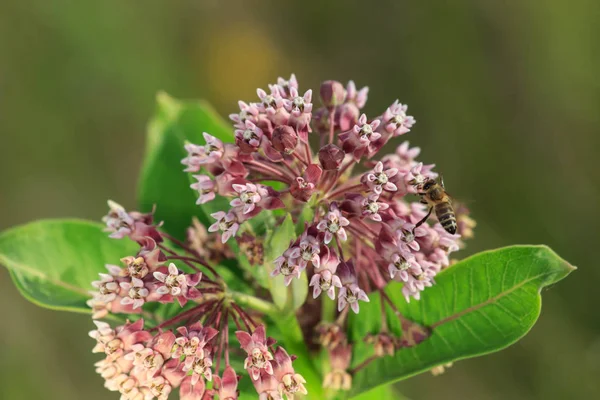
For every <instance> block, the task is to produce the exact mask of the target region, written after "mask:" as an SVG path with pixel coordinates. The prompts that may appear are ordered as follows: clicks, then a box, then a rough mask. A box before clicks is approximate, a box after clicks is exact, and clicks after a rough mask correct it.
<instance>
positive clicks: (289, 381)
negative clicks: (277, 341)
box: [273, 347, 308, 399]
mask: <svg viewBox="0 0 600 400" xmlns="http://www.w3.org/2000/svg"><path fill="white" fill-rule="evenodd" d="M273 372H274V375H275V378H276V379H277V380H278V381H279V385H278V389H279V393H283V394H285V395H286V397H287V398H288V399H290V398H293V397H294V395H295V394H296V393H300V394H304V395H306V394H308V391H307V390H306V387H305V386H304V384H305V383H306V380H305V379H304V378H303V377H302V375H300V374H297V373H296V372H295V371H294V367H293V366H292V359H291V357H290V356H289V354H288V353H287V352H286V351H285V349H284V348H283V347H278V348H277V350H276V351H275V367H274V369H273Z"/></svg>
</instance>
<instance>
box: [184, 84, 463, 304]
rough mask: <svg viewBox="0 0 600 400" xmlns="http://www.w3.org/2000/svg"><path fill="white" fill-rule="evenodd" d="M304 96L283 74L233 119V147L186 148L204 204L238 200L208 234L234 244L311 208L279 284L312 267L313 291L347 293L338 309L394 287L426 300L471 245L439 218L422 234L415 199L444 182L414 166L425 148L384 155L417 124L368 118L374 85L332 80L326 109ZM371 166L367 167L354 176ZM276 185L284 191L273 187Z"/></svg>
mask: <svg viewBox="0 0 600 400" xmlns="http://www.w3.org/2000/svg"><path fill="white" fill-rule="evenodd" d="M301 93H302V91H300V89H299V85H298V81H297V80H296V78H295V76H294V75H292V76H291V77H290V79H289V80H285V79H282V78H279V79H278V81H277V83H276V84H272V85H269V90H263V89H258V90H257V94H258V98H257V99H256V101H255V102H244V101H240V102H239V106H240V111H239V113H236V114H231V115H230V118H231V120H232V121H233V122H234V127H235V129H236V130H235V143H223V142H222V141H221V140H219V139H217V138H215V137H213V136H211V135H210V134H208V133H205V134H204V135H205V138H206V144H205V145H191V144H190V145H186V149H187V150H188V157H186V158H185V159H183V160H182V163H183V164H185V165H186V169H185V171H191V172H198V171H200V170H202V171H203V174H202V175H195V177H196V178H197V179H198V183H195V184H193V185H192V188H193V189H195V190H197V191H198V194H199V199H198V202H199V203H202V204H204V203H206V202H210V201H214V200H215V199H216V198H217V197H225V198H229V199H230V200H229V204H230V206H231V208H230V209H228V210H222V211H219V212H217V213H213V214H211V215H212V217H213V218H214V219H215V220H216V222H215V223H214V224H213V225H212V226H211V227H210V228H209V231H211V232H220V234H221V238H222V241H223V243H225V242H227V241H228V240H229V239H231V238H232V237H235V236H236V235H237V233H238V231H240V230H242V231H243V230H244V228H243V227H244V223H245V222H246V221H248V220H250V219H251V218H253V217H255V216H257V215H258V214H259V213H260V212H261V211H263V210H274V209H279V208H285V209H286V211H288V212H290V213H291V214H292V216H294V217H295V216H298V215H299V214H300V212H301V211H302V210H303V209H304V208H305V207H311V208H312V209H313V211H314V218H313V220H312V221H309V222H308V223H307V225H306V229H305V230H304V233H303V234H302V235H301V236H300V237H299V238H298V239H297V240H295V241H294V242H293V243H291V245H290V247H289V248H288V249H287V250H286V251H285V252H284V253H283V254H282V255H281V256H280V257H279V258H277V259H276V260H274V267H273V270H272V271H271V275H272V276H276V275H280V274H281V275H283V276H284V278H285V279H284V283H285V285H289V284H290V283H291V281H292V280H293V279H294V278H299V277H300V276H301V274H302V273H303V272H304V271H306V272H307V273H308V274H309V278H310V279H309V282H310V283H309V284H310V286H311V287H312V288H313V295H314V296H315V297H317V296H319V295H320V293H321V292H325V293H327V295H328V296H329V297H330V298H332V299H335V298H336V297H337V302H338V309H339V310H340V311H341V310H342V309H344V308H345V307H347V306H350V308H351V309H352V310H353V311H354V312H357V313H358V312H359V303H358V302H359V301H369V298H368V295H367V293H369V292H372V291H374V290H379V289H382V288H383V287H385V286H386V285H387V283H388V282H389V281H391V280H396V281H399V282H401V283H403V288H402V292H403V294H404V296H405V297H406V300H407V301H410V299H411V298H415V299H419V298H420V295H421V292H422V291H423V290H424V289H425V288H426V287H430V286H432V285H433V284H434V283H435V281H434V277H435V275H436V274H437V273H438V272H439V271H440V270H441V269H443V268H445V267H447V266H448V265H449V263H450V261H449V255H450V254H451V253H452V252H454V251H456V250H458V249H459V247H460V244H461V242H460V241H459V239H460V231H459V234H451V233H448V232H447V231H445V230H444V229H443V228H442V226H441V225H440V224H439V223H438V222H433V223H431V224H429V223H422V224H421V225H420V226H417V223H418V222H419V221H421V219H423V217H424V216H425V215H426V214H427V208H426V206H425V205H424V204H421V203H420V202H419V201H418V199H414V200H413V199H411V197H410V195H414V194H419V193H421V192H422V190H423V184H424V183H425V182H427V181H428V180H432V179H435V178H436V177H437V174H436V173H435V172H433V171H432V169H433V165H423V164H422V163H420V162H417V161H416V157H417V156H418V155H419V153H420V149H419V148H410V147H409V144H408V142H404V143H402V144H401V145H400V146H399V147H398V148H397V150H396V152H395V153H394V154H387V155H384V156H383V157H382V158H381V159H379V160H376V159H375V156H376V155H377V154H379V152H380V151H381V150H382V148H383V147H384V146H385V145H386V144H387V143H388V142H389V140H390V139H392V138H394V137H398V136H401V135H404V134H406V133H408V132H409V131H410V130H411V128H412V127H413V126H414V124H415V120H414V118H413V117H412V116H410V115H407V106H406V105H404V104H401V103H399V102H398V101H395V102H394V103H393V104H392V105H390V106H389V107H388V108H387V109H386V110H384V112H383V113H382V114H380V115H377V116H375V117H374V118H369V117H368V116H367V115H366V114H364V113H362V112H361V109H362V108H363V107H364V105H365V103H366V101H367V93H368V89H367V88H363V89H361V90H356V87H355V85H354V83H353V82H349V83H348V85H347V86H346V87H344V86H343V85H341V84H340V83H339V82H335V81H326V82H324V83H323V84H322V85H321V88H320V94H321V102H322V107H321V108H318V109H317V108H316V107H315V106H314V105H313V103H312V101H313V95H312V94H313V92H312V90H307V91H304V92H303V93H304V94H301ZM312 136H314V137H315V140H311V139H310V138H311V137H312ZM315 141H319V142H320V146H319V149H318V150H317V151H315V152H313V150H312V149H311V143H314V142H315ZM361 164H362V166H363V167H366V168H367V169H368V171H367V172H366V173H358V174H353V170H354V168H355V167H358V166H359V165H361ZM273 181H278V182H281V183H282V184H283V185H281V186H280V187H279V189H278V190H275V189H274V188H273V186H272V185H271V184H270V183H269V182H273ZM432 220H433V218H432ZM267 261H273V260H267ZM336 288H337V293H336Z"/></svg>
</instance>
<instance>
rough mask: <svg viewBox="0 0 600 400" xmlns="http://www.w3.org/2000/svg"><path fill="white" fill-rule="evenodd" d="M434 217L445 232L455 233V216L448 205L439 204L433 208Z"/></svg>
mask: <svg viewBox="0 0 600 400" xmlns="http://www.w3.org/2000/svg"><path fill="white" fill-rule="evenodd" d="M435 215H436V216H437V219H438V221H440V224H442V227H443V228H444V229H445V230H446V232H448V233H451V234H453V235H454V234H455V233H456V215H454V209H453V208H452V205H451V204H450V203H440V204H436V206H435Z"/></svg>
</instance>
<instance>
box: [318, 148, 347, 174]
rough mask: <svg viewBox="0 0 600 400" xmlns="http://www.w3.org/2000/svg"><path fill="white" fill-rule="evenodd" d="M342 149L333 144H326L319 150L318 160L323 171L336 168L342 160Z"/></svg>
mask: <svg viewBox="0 0 600 400" xmlns="http://www.w3.org/2000/svg"><path fill="white" fill-rule="evenodd" d="M344 156H345V154H344V151H343V150H342V149H340V148H339V147H338V146H336V145H335V144H328V145H326V146H323V147H321V150H319V162H320V163H321V166H322V167H323V170H325V171H331V170H336V169H338V168H339V167H340V165H342V161H344Z"/></svg>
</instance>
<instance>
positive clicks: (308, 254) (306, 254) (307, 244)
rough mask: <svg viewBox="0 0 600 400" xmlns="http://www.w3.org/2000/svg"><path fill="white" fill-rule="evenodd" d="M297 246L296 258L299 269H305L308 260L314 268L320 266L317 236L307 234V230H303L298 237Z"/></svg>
mask: <svg viewBox="0 0 600 400" xmlns="http://www.w3.org/2000/svg"><path fill="white" fill-rule="evenodd" d="M298 247H299V248H300V254H299V259H298V264H299V266H300V269H302V270H303V269H305V268H306V267H307V266H308V263H309V262H312V265H313V266H314V267H315V268H319V267H320V266H321V257H320V256H319V241H318V240H317V238H315V237H314V236H312V235H309V234H308V231H304V233H302V236H301V237H300V243H299V244H298Z"/></svg>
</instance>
